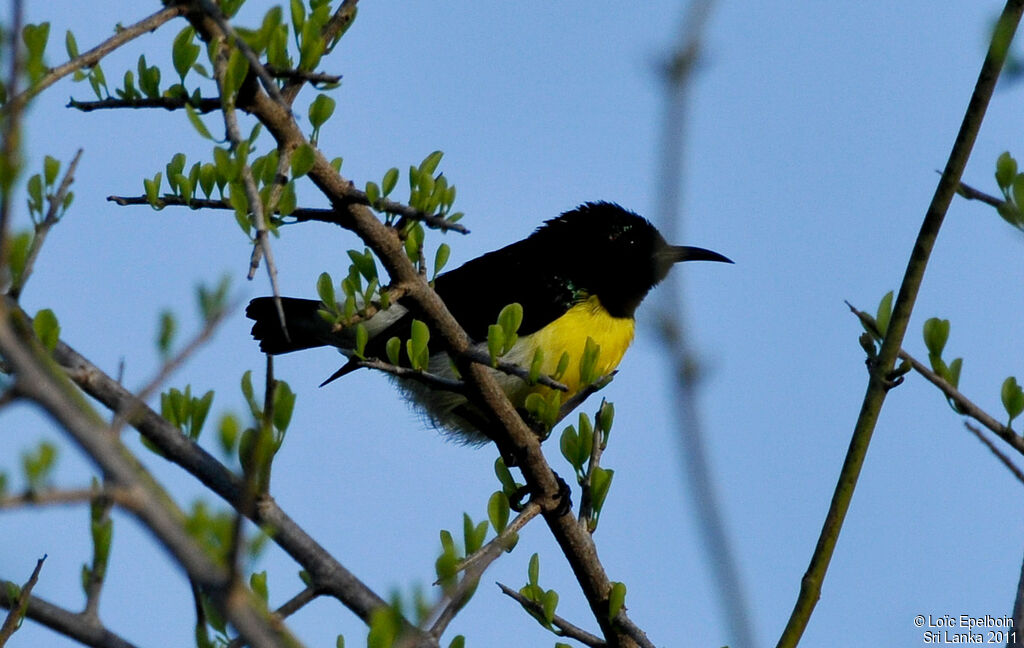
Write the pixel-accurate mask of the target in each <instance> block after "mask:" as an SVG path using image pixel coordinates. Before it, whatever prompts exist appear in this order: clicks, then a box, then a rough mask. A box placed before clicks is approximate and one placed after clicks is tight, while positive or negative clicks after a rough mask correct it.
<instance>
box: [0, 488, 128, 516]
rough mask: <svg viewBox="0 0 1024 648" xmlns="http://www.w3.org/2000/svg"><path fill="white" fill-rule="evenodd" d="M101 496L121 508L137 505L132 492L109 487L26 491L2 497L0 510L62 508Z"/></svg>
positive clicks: (0, 498)
mask: <svg viewBox="0 0 1024 648" xmlns="http://www.w3.org/2000/svg"><path fill="white" fill-rule="evenodd" d="M97 495H101V496H103V497H106V498H108V499H110V500H112V501H113V502H115V503H117V504H118V505H119V506H123V507H125V508H131V507H133V506H134V505H135V502H136V500H135V498H133V497H132V495H131V493H130V491H127V490H125V489H123V488H119V487H117V486H108V487H105V488H102V489H100V490H98V491H97V490H96V489H95V488H92V487H89V488H70V489H59V490H58V489H53V490H43V491H25V492H23V493H18V494H16V495H5V496H3V497H0V510H4V509H15V508H20V507H22V506H32V507H36V506H62V505H66V504H83V503H86V502H90V501H92V499H93V498H94V497H96V496H97Z"/></svg>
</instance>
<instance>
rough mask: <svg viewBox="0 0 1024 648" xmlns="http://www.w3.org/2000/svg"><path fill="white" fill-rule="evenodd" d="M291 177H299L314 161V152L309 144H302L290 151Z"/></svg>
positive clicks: (307, 171)
mask: <svg viewBox="0 0 1024 648" xmlns="http://www.w3.org/2000/svg"><path fill="white" fill-rule="evenodd" d="M291 162H292V177H293V178H301V177H302V176H304V175H306V174H307V173H309V170H310V169H312V168H313V165H314V164H315V163H316V152H315V151H314V150H313V147H312V146H310V145H309V144H302V145H300V146H299V147H298V148H296V149H295V152H293V153H292V160H291Z"/></svg>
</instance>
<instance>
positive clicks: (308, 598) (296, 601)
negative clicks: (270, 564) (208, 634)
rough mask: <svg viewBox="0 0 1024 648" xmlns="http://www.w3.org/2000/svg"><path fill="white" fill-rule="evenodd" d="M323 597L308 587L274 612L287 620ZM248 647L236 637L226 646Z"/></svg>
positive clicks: (242, 640)
mask: <svg viewBox="0 0 1024 648" xmlns="http://www.w3.org/2000/svg"><path fill="white" fill-rule="evenodd" d="M322 595H323V592H321V591H319V590H318V589H317V588H315V587H307V588H306V589H304V590H302V591H301V592H299V593H298V594H296V595H295V596H293V597H291V598H290V599H288V600H287V601H285V603H284V604H283V605H282V606H281V607H279V608H277V609H276V610H274V615H275V616H277V617H278V618H279V619H287V618H288V617H289V616H291V615H293V614H295V613H296V612H298V611H299V610H301V609H302V608H303V607H305V606H306V605H307V604H309V603H312V602H313V601H315V600H316V599H317V598H318V597H320V596H322ZM248 645H249V644H247V643H246V641H245V639H244V638H242V637H235V638H234V639H232V640H231V643H229V644H228V645H227V646H226V648H244V647H245V646H248Z"/></svg>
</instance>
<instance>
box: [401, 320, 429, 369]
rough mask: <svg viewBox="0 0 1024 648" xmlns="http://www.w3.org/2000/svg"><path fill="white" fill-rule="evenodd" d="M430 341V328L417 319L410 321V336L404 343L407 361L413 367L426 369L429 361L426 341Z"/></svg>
mask: <svg viewBox="0 0 1024 648" xmlns="http://www.w3.org/2000/svg"><path fill="white" fill-rule="evenodd" d="M429 341H430V329H429V328H427V325H426V324H424V323H423V322H421V321H420V320H418V319H414V320H413V321H412V326H411V330H410V337H409V340H408V344H407V345H406V353H408V355H409V363H410V366H412V368H413V369H418V370H420V371H423V370H426V368H427V365H428V363H429V360H430V358H429V351H428V349H427V343H428V342H429Z"/></svg>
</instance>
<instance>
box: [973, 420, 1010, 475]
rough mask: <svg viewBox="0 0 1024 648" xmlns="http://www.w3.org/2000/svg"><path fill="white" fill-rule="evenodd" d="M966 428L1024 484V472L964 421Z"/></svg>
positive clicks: (979, 431)
mask: <svg viewBox="0 0 1024 648" xmlns="http://www.w3.org/2000/svg"><path fill="white" fill-rule="evenodd" d="M964 427H965V428H967V429H968V430H970V431H971V433H972V434H974V436H976V437H978V441H981V442H982V443H984V444H985V447H986V448H988V449H989V450H991V451H992V454H994V455H995V456H996V458H997V459H999V461H1000V462H1002V464H1003V465H1004V466H1006V468H1007V469H1008V470H1009V471H1010V473H1011V474H1012V475H1013V476H1014V477H1016V478H1017V481H1019V482H1021V483H1022V484H1024V472H1021V470H1020V468H1018V467H1017V465H1016V464H1014V463H1013V462H1012V461H1010V458H1009V457H1007V456H1006V455H1005V454H1003V452H1002V451H1001V450H1000V449H999V448H997V447H996V444H994V443H992V442H991V441H989V440H988V438H987V437H986V436H985V435H984V434H982V433H981V430H979V429H978V428H976V427H975V426H973V425H971V424H970V423H969V422H967V421H964Z"/></svg>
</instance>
